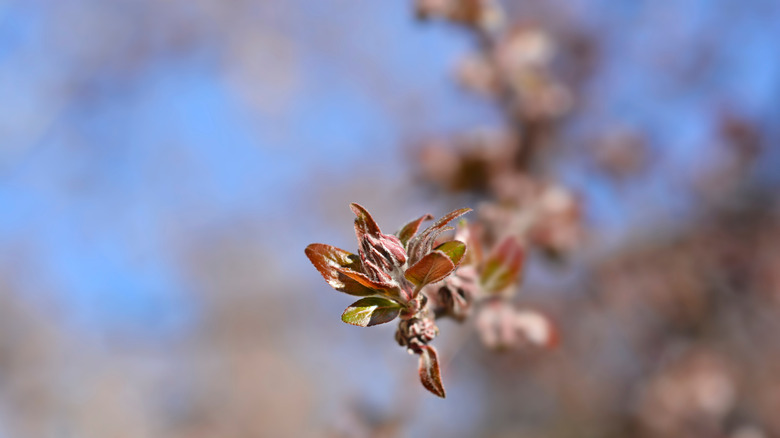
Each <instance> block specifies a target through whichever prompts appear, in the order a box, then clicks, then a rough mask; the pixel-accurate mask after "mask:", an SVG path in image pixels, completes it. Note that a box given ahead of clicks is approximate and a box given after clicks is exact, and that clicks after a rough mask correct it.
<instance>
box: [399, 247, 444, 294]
mask: <svg viewBox="0 0 780 438" xmlns="http://www.w3.org/2000/svg"><path fill="white" fill-rule="evenodd" d="M454 269H455V264H453V263H452V260H450V258H449V257H448V256H447V254H445V253H443V252H441V251H433V252H431V253H429V254H428V255H426V256H425V257H423V258H422V259H421V260H420V261H419V262H417V263H415V264H414V266H412V267H411V268H409V269H407V270H406V273H405V276H406V279H407V280H409V281H411V282H412V283H414V284H415V285H416V286H419V287H422V286H425V285H426V284H429V283H435V282H437V281H440V280H443V279H444V278H445V277H447V275H449V274H450V272H452V271H453V270H454Z"/></svg>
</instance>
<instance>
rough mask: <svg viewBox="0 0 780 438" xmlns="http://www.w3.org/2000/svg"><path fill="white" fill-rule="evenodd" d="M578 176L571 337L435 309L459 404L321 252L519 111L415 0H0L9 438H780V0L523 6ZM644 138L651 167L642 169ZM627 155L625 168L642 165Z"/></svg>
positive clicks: (425, 193)
mask: <svg viewBox="0 0 780 438" xmlns="http://www.w3.org/2000/svg"><path fill="white" fill-rule="evenodd" d="M505 6H506V10H507V15H508V17H509V18H510V20H512V21H516V22H518V23H522V24H523V25H526V26H535V27H537V28H539V29H543V30H544V32H546V33H547V34H548V35H550V38H551V40H552V41H554V42H555V44H556V47H557V49H556V51H555V56H556V58H555V59H556V61H555V63H554V64H553V68H552V70H553V71H554V72H556V74H558V77H559V78H560V80H561V81H562V82H563V83H564V84H567V85H568V86H570V87H571V89H572V95H573V99H574V100H573V101H574V102H575V103H574V106H573V108H572V109H571V111H570V112H568V114H567V115H566V116H565V117H564V118H562V119H560V120H558V121H556V127H555V132H556V135H555V137H554V139H555V141H554V142H553V143H554V145H553V146H552V147H551V148H550V152H549V153H547V155H548V157H547V158H546V160H545V161H544V163H545V164H544V166H543V173H544V175H545V176H546V177H548V178H553V179H555V180H556V181H558V182H560V183H561V184H563V185H565V186H567V187H568V188H570V189H572V190H573V191H575V192H576V193H578V196H580V197H581V199H582V200H583V206H584V212H585V213H584V221H585V229H586V230H587V232H586V237H585V239H584V240H583V242H582V243H581V245H578V247H577V248H576V250H574V251H572V253H571V254H569V255H568V257H567V258H566V260H565V262H563V263H561V262H560V261H559V262H551V261H549V260H547V259H545V258H544V257H541V256H534V257H532V258H531V261H530V262H529V267H528V275H527V281H526V283H525V284H524V286H523V288H522V291H521V293H520V295H519V296H518V302H525V303H531V304H533V305H536V306H538V307H540V308H543V309H544V310H545V311H546V312H548V313H549V314H551V315H553V317H554V319H555V320H556V321H557V322H558V324H559V325H560V330H561V339H562V341H561V345H560V346H559V347H558V348H557V349H555V350H553V351H535V350H534V351H525V350H521V351H513V352H505V353H502V354H496V353H494V352H492V351H489V350H488V349H486V348H485V347H483V346H482V345H481V344H480V343H479V340H478V338H477V336H475V335H474V334H473V331H472V330H470V328H469V327H467V326H466V327H461V326H456V325H455V324H448V323H446V322H445V323H442V335H441V337H440V339H438V340H437V345H439V346H440V347H439V348H440V350H441V354H442V357H443V360H444V380H445V385H446V386H447V389H448V398H447V399H446V400H440V399H437V398H435V397H433V396H431V395H430V394H428V393H427V392H425V390H424V389H423V388H421V387H420V385H419V384H418V382H417V377H416V359H415V358H413V357H409V356H407V355H406V354H405V353H404V352H403V350H402V349H400V348H398V347H397V346H395V345H394V342H393V340H392V337H393V330H394V329H393V327H390V326H389V325H388V326H379V327H375V328H372V329H360V328H356V327H352V326H348V325H346V324H343V323H342V322H341V321H340V320H339V315H340V313H341V311H342V310H343V308H344V307H346V306H347V305H348V304H349V303H350V300H349V297H347V296H343V295H340V294H338V293H336V292H334V291H333V290H332V289H330V288H329V287H328V286H327V285H326V284H325V283H324V282H323V281H322V279H321V278H320V277H319V275H318V274H317V272H316V271H315V270H314V269H312V267H311V265H310V264H309V262H308V260H306V258H305V257H304V254H303V248H304V247H305V245H306V244H308V243H311V242H324V243H330V244H334V245H336V246H339V247H342V248H354V246H355V244H354V236H353V234H352V229H351V221H352V214H351V212H350V211H349V209H348V203H349V202H353V201H354V202H360V203H361V204H363V205H365V206H366V207H368V208H369V209H370V210H371V211H372V213H374V215H375V217H376V219H377V220H378V222H379V224H380V226H383V228H385V229H386V230H388V231H392V230H394V229H395V228H396V227H397V226H399V225H400V224H402V223H403V222H404V221H406V220H408V219H409V218H411V217H414V216H416V215H419V214H422V213H425V212H431V213H434V214H435V215H437V216H438V215H441V214H442V213H444V212H446V211H449V209H451V208H455V207H461V206H464V205H467V206H470V207H475V208H476V207H477V206H478V205H479V202H482V201H483V200H484V199H483V198H481V197H480V195H479V194H474V193H469V192H458V193H453V192H452V191H451V190H447V189H443V188H441V187H439V186H437V185H436V184H433V183H432V182H431V181H430V180H429V179H426V178H425V177H424V176H425V175H424V170H421V166H420V162H419V159H418V158H419V153H418V152H419V150H420V149H421V148H422V145H423V144H425V142H428V141H431V140H432V139H446V138H451V137H453V136H457V135H461V134H462V133H464V132H467V131H470V130H479V129H493V128H495V127H498V126H502V124H503V123H504V122H505V120H504V114H503V113H502V110H501V108H500V107H498V106H497V105H495V103H494V102H492V101H490V99H485V98H483V97H480V96H477V95H474V94H473V93H469V92H467V91H465V90H464V88H463V87H462V86H460V85H459V83H458V81H457V80H456V77H457V73H456V70H457V67H458V65H459V63H460V62H461V60H462V59H463V58H464V57H465V56H467V55H468V54H470V53H473V52H474V51H475V50H477V48H478V43H477V41H475V39H474V37H473V35H470V34H469V33H468V32H466V31H464V30H463V29H461V28H458V27H457V26H452V25H450V24H448V23H445V22H441V21H433V22H430V23H421V22H419V21H417V20H416V19H415V14H414V5H413V4H412V2H411V1H397V2H363V1H356V0H331V1H304V0H290V1H269V0H231V1H221V0H188V1H183V0H164V1H151V0H112V1H104V0H70V1H53V0H48V1H47V0H24V1H21V0H0V249H1V250H0V437H2V438H5V437H9V438H11V437H84V438H90V437H134V438H140V437H216V436H225V437H271V436H272V437H285V436H295V437H297V436H312V437H318V436H358V437H359V436H450V437H471V436H502V437H503V436H507V437H509V436H512V437H519V436H523V437H542V436H545V437H575V436H576V437H607V436H614V437H620V436H666V437H668V436H707V437H721V436H723V437H733V438H761V437H772V436H780V418H778V416H777V415H776V414H777V412H780V344H778V341H777V338H778V335H780V322H779V321H780V318H778V316H780V219H779V215H780V204H778V202H779V201H780V151H778V147H777V146H778V144H780V124H778V121H780V4H778V3H777V2H776V1H772V0H750V1H744V0H742V1H738V0H685V1H679V2H652V1H611V2H605V1H598V0H554V1H544V2H542V1H535V0H527V1H526V0H522V1H521V0H518V1H513V2H505ZM626 162H628V164H626ZM626 169H628V170H626Z"/></svg>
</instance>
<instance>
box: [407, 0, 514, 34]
mask: <svg viewBox="0 0 780 438" xmlns="http://www.w3.org/2000/svg"><path fill="white" fill-rule="evenodd" d="M416 9H417V16H418V17H419V18H420V19H428V18H444V19H447V20H450V21H453V22H455V23H460V24H463V25H466V26H470V27H473V28H475V29H477V30H479V31H482V32H485V33H488V34H495V33H498V32H499V31H500V30H501V29H502V27H503V26H504V21H505V17H504V12H503V10H502V9H501V6H500V5H499V3H498V2H497V1H496V0H417V2H416Z"/></svg>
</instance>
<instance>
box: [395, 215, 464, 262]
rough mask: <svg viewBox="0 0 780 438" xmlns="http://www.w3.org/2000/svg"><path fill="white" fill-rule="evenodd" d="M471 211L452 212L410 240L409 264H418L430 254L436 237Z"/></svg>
mask: <svg viewBox="0 0 780 438" xmlns="http://www.w3.org/2000/svg"><path fill="white" fill-rule="evenodd" d="M469 211H471V209H470V208H461V209H460V210H455V211H452V212H450V213H448V214H446V215H444V217H442V218H441V219H439V220H437V221H436V222H434V223H433V225H431V226H430V227H428V228H426V229H425V230H423V231H422V232H420V233H419V234H418V235H416V236H414V237H413V238H412V239H411V240H409V244H408V245H407V251H406V252H407V253H408V255H409V263H410V264H414V263H417V261H418V260H420V259H421V258H423V257H424V256H425V255H426V254H428V253H429V252H430V251H431V248H433V242H434V241H435V240H436V237H437V236H438V235H439V234H441V233H442V232H444V231H447V230H451V229H452V228H451V227H447V224H448V223H449V222H450V221H452V220H453V219H455V218H457V217H459V216H462V215H464V214H466V213H468V212H469Z"/></svg>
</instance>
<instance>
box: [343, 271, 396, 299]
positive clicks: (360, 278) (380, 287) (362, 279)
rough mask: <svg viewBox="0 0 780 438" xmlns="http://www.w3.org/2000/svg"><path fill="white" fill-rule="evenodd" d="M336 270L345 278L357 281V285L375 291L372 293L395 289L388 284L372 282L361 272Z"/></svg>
mask: <svg viewBox="0 0 780 438" xmlns="http://www.w3.org/2000/svg"><path fill="white" fill-rule="evenodd" d="M336 270H337V271H339V272H340V273H342V274H344V275H346V276H347V277H349V278H351V279H353V280H355V281H357V282H358V283H360V284H362V285H363V286H365V287H367V288H369V289H374V290H375V291H374V293H377V292H381V291H386V290H389V289H393V288H395V287H396V286H395V285H393V284H390V283H381V282H378V281H374V280H372V279H370V278H368V276H367V275H366V274H364V273H362V272H357V271H353V270H352V269H349V268H336Z"/></svg>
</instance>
